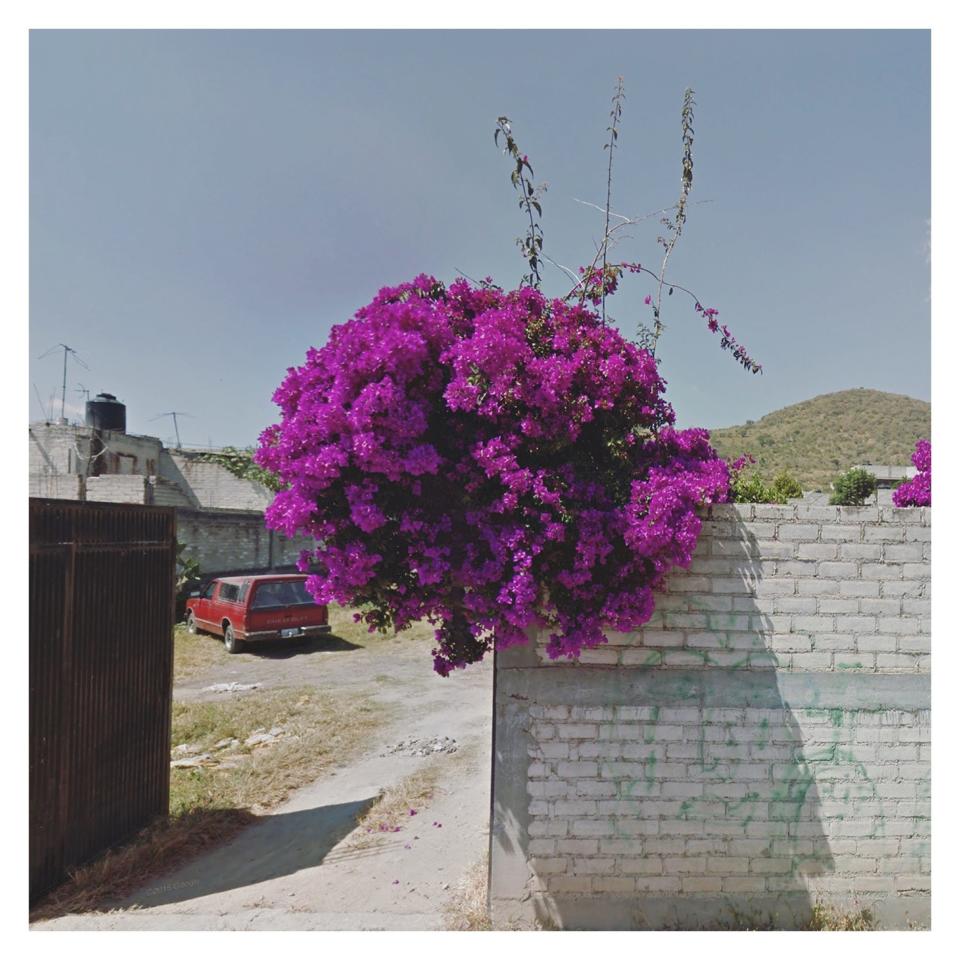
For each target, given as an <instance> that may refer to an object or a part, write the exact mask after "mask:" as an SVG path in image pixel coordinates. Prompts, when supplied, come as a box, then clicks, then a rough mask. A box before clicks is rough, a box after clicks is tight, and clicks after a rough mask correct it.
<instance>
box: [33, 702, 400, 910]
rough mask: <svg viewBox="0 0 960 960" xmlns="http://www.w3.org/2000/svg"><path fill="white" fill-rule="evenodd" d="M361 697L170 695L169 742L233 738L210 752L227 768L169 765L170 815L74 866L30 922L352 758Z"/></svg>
mask: <svg viewBox="0 0 960 960" xmlns="http://www.w3.org/2000/svg"><path fill="white" fill-rule="evenodd" d="M383 713H384V711H383V708H382V707H381V706H379V705H376V704H374V703H372V702H371V701H370V700H368V699H366V698H357V697H348V696H342V695H341V696H333V695H329V694H321V693H320V692H318V691H317V690H315V689H313V688H305V689H293V690H291V689H277V690H270V691H262V692H260V691H258V692H255V693H252V694H247V695H244V696H234V697H231V698H229V699H227V700H217V701H216V702H205V703H196V702H194V703H175V704H174V709H173V745H174V746H177V745H178V744H181V743H189V744H191V745H193V746H195V747H197V748H198V749H197V751H196V752H198V753H201V752H212V748H213V745H214V744H215V743H217V742H218V741H220V740H224V739H226V738H228V737H234V738H236V739H238V740H239V741H240V745H239V746H237V747H235V748H233V749H232V750H225V751H220V752H214V756H215V757H217V758H221V757H226V758H227V759H228V761H229V762H232V763H235V764H236V765H235V766H229V765H223V766H212V767H197V768H188V769H174V770H171V771H170V816H169V817H167V818H165V819H162V820H159V821H157V822H156V823H154V824H153V825H151V826H150V827H148V828H147V829H145V830H143V831H141V833H139V834H138V835H137V836H136V837H135V838H134V839H133V840H131V841H130V842H129V843H127V844H124V845H123V846H121V847H118V848H117V849H115V850H113V851H110V852H108V853H107V854H106V855H105V856H103V857H101V858H100V859H98V860H96V861H95V862H93V863H91V864H89V865H87V866H84V867H82V868H80V869H79V870H77V871H75V872H74V873H73V874H72V875H71V878H70V880H68V881H67V882H66V883H65V884H63V885H61V886H60V887H59V888H58V889H57V890H55V891H53V892H52V893H51V894H50V895H48V896H47V897H46V898H45V899H44V900H43V901H42V902H41V903H39V904H38V905H37V906H36V908H35V909H34V910H33V911H32V912H31V915H30V919H31V921H35V920H43V919H48V918H51V917H56V916H62V915H63V914H65V913H82V912H89V911H91V910H97V909H102V908H103V907H104V906H105V905H106V904H108V903H109V902H110V901H112V900H115V899H117V898H119V897H123V896H125V895H127V894H129V893H132V892H133V890H135V889H137V888H138V887H140V886H142V885H143V884H144V883H145V882H147V881H148V880H149V879H150V878H151V877H154V876H158V875H160V874H162V873H165V872H167V871H169V870H171V869H172V868H173V867H175V866H177V865H178V864H179V863H180V862H182V861H184V860H186V859H188V858H189V857H193V856H195V855H196V854H197V853H199V852H201V851H203V850H205V849H209V848H211V847H213V846H216V845H218V844H221V843H223V842H225V841H226V840H228V839H230V838H231V837H232V836H233V835H235V834H236V833H237V832H238V831H240V830H241V829H242V828H243V827H245V826H247V825H248V824H250V823H252V822H254V821H255V820H256V813H257V812H259V811H262V810H266V809H268V808H269V807H271V806H274V805H275V804H277V803H280V802H281V801H283V800H285V799H286V798H287V797H288V796H289V795H290V793H291V792H292V791H293V790H295V789H296V788H297V787H300V786H303V785H304V784H307V783H310V782H312V781H313V780H315V779H316V778H317V777H318V776H319V775H320V774H321V773H322V772H323V771H324V770H325V769H326V768H328V767H329V766H331V765H332V764H334V763H339V762H343V761H345V760H347V759H349V758H350V757H352V756H355V755H356V754H357V753H358V752H359V751H360V749H361V748H362V747H363V746H364V745H365V744H366V743H367V742H368V739H369V735H370V733H371V732H372V731H373V730H374V729H375V728H376V727H377V726H378V725H379V724H380V723H381V722H382V721H383ZM274 726H282V727H283V728H284V738H283V739H281V740H279V741H278V742H276V743H272V744H268V745H264V746H259V747H252V748H251V747H245V746H243V741H244V740H245V739H246V738H247V737H248V736H249V735H250V734H251V733H252V732H253V731H254V730H257V729H259V728H261V727H263V728H266V729H268V730H269V729H270V728H271V727H274Z"/></svg>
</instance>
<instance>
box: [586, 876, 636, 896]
mask: <svg viewBox="0 0 960 960" xmlns="http://www.w3.org/2000/svg"><path fill="white" fill-rule="evenodd" d="M635 889H636V882H635V881H634V879H633V878H632V877H594V878H593V891H594V893H633V892H634V890H635Z"/></svg>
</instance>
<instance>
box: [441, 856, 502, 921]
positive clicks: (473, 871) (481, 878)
mask: <svg viewBox="0 0 960 960" xmlns="http://www.w3.org/2000/svg"><path fill="white" fill-rule="evenodd" d="M488 870H489V859H488V857H487V855H486V854H484V856H483V857H481V858H480V859H479V860H478V861H477V862H476V863H475V864H474V865H473V866H472V867H471V868H470V869H469V870H468V871H467V872H466V873H465V874H464V875H463V877H461V878H460V880H459V882H458V883H457V886H456V889H455V890H454V892H453V896H452V897H451V898H450V901H449V902H448V903H447V905H446V906H445V907H444V920H445V924H444V927H445V929H447V930H492V929H493V925H492V924H491V923H490V914H489V912H488V910H487V877H488Z"/></svg>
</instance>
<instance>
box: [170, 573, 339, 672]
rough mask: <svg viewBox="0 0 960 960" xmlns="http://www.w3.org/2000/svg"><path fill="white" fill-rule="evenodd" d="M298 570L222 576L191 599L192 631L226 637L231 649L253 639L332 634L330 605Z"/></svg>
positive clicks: (189, 622) (236, 650)
mask: <svg viewBox="0 0 960 960" xmlns="http://www.w3.org/2000/svg"><path fill="white" fill-rule="evenodd" d="M306 581H307V578H306V577H305V576H302V575H298V574H295V573H293V574H269V575H264V576H249V577H242V576H241V577H218V578H217V579H216V580H211V581H210V583H208V584H207V586H206V588H205V589H204V590H202V591H200V592H198V593H196V594H193V595H191V596H190V598H189V599H188V600H187V612H186V618H187V630H189V631H190V633H198V632H200V631H206V632H207V633H213V634H216V635H217V636H219V637H223V644H224V646H225V647H226V648H227V651H228V652H229V653H239V652H240V650H242V649H243V645H244V642H245V641H247V640H287V639H294V638H305V637H312V636H316V635H317V634H321V633H329V632H330V624H329V623H328V622H327V608H326V607H325V606H323V605H322V604H318V603H316V601H314V599H313V597H311V596H310V594H309V593H308V592H307V587H306Z"/></svg>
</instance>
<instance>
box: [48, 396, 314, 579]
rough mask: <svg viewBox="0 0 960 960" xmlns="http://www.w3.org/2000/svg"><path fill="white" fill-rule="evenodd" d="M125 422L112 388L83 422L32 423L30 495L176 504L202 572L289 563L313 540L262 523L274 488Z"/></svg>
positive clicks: (180, 529)
mask: <svg viewBox="0 0 960 960" xmlns="http://www.w3.org/2000/svg"><path fill="white" fill-rule="evenodd" d="M98 404H99V407H98V406H97V405H98ZM91 408H92V409H91ZM117 408H119V409H117ZM104 410H108V411H110V413H111V416H109V417H105V416H103V411H104ZM104 423H107V424H109V427H107V426H104ZM125 424H126V413H125V409H124V408H123V405H122V404H119V403H117V402H116V400H115V398H113V397H112V396H110V395H109V394H101V395H100V396H99V397H97V398H96V400H93V401H89V402H88V404H87V423H86V424H84V425H83V426H78V425H73V424H68V423H63V422H59V423H52V422H44V421H40V422H37V423H31V424H30V427H29V439H30V496H31V497H52V498H54V499H63V500H88V501H106V502H110V503H143V504H154V505H157V506H172V507H175V508H176V511H177V538H178V540H179V541H180V542H181V543H184V544H186V547H187V549H186V551H185V554H186V556H187V557H193V558H195V559H196V560H197V561H198V562H199V564H200V569H201V570H202V571H203V572H204V573H205V574H208V573H217V572H221V571H226V570H231V571H233V570H259V569H272V568H275V567H283V566H290V565H291V564H293V563H295V562H296V560H297V557H298V556H299V555H300V552H301V551H302V550H305V549H310V548H311V547H312V546H313V542H312V541H310V540H306V539H298V540H295V541H291V540H288V539H286V538H284V537H281V536H280V535H279V534H277V533H275V532H273V531H270V530H267V529H266V527H265V526H264V521H263V513H264V510H265V509H266V507H267V505H268V504H269V503H270V500H271V497H272V494H271V492H270V491H269V490H268V489H267V488H266V487H264V486H263V485H262V484H259V483H256V482H255V481H252V480H245V479H243V478H241V477H237V476H234V474H232V473H231V472H230V471H229V470H227V469H226V468H225V467H224V466H222V465H221V464H219V463H211V462H209V461H208V460H206V459H205V454H206V453H207V452H208V451H202V450H190V449H183V450H181V449H167V448H166V447H165V446H164V444H163V442H162V441H161V440H160V439H158V438H157V437H148V436H138V435H136V434H130V433H127V432H126V429H125ZM111 427H112V428H111Z"/></svg>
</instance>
